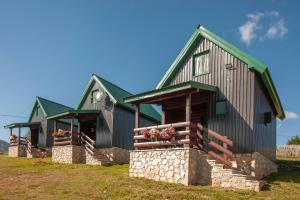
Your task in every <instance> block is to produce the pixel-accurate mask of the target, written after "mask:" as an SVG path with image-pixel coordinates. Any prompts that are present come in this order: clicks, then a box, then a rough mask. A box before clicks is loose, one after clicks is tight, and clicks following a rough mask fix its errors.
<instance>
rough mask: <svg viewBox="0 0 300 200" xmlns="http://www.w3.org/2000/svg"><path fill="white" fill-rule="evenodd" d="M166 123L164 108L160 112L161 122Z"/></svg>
mask: <svg viewBox="0 0 300 200" xmlns="http://www.w3.org/2000/svg"><path fill="white" fill-rule="evenodd" d="M165 123H166V112H165V111H164V110H162V113H161V124H165Z"/></svg>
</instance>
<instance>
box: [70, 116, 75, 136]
mask: <svg viewBox="0 0 300 200" xmlns="http://www.w3.org/2000/svg"><path fill="white" fill-rule="evenodd" d="M73 129H74V116H72V118H71V130H70V131H71V134H72V133H73Z"/></svg>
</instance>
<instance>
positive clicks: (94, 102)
mask: <svg viewBox="0 0 300 200" xmlns="http://www.w3.org/2000/svg"><path fill="white" fill-rule="evenodd" d="M97 93H98V90H94V91H92V96H91V103H92V104H96V103H97V98H96V96H97Z"/></svg>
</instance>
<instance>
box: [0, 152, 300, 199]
mask: <svg viewBox="0 0 300 200" xmlns="http://www.w3.org/2000/svg"><path fill="white" fill-rule="evenodd" d="M278 164H279V173H277V174H272V175H270V176H269V177H267V179H266V180H267V181H268V185H267V186H266V187H265V188H264V191H262V192H259V193H256V192H250V191H243V190H235V191H233V190H226V189H222V188H212V187H209V186H183V185H178V184H169V183H161V182H155V181H151V180H145V179H138V178H129V177H128V165H122V166H113V167H99V166H88V165H83V164H77V165H62V164H52V163H51V160H50V159H45V160H44V162H40V159H26V158H8V157H6V156H3V155H1V156H0V199H283V198H284V199H300V158H299V159H287V158H279V159H278Z"/></svg>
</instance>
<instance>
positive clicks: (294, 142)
mask: <svg viewBox="0 0 300 200" xmlns="http://www.w3.org/2000/svg"><path fill="white" fill-rule="evenodd" d="M287 144H288V145H300V137H299V135H295V136H293V137H291V138H290V139H289V140H288V142H287Z"/></svg>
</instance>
